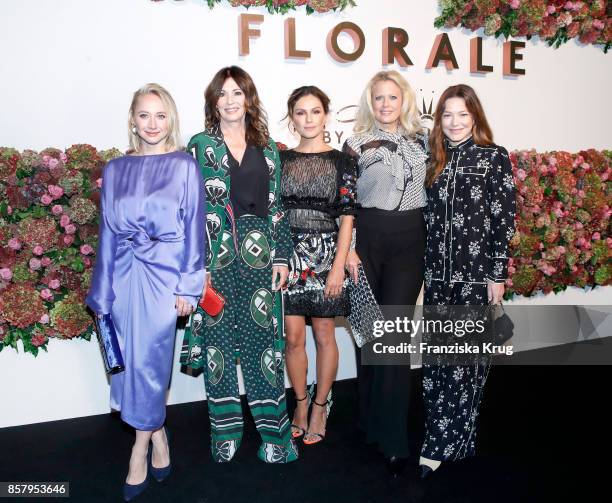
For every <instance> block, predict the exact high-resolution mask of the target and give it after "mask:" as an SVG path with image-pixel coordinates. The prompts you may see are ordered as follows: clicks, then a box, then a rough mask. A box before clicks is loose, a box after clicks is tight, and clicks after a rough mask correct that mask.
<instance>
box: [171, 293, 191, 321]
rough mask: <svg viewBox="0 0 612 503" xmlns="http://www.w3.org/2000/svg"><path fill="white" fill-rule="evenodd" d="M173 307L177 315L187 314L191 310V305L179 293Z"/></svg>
mask: <svg viewBox="0 0 612 503" xmlns="http://www.w3.org/2000/svg"><path fill="white" fill-rule="evenodd" d="M174 307H176V314H177V316H189V315H190V314H191V313H192V312H193V306H192V305H191V304H190V303H189V301H188V300H185V299H184V298H183V297H181V296H180V295H177V296H176V302H175V303H174Z"/></svg>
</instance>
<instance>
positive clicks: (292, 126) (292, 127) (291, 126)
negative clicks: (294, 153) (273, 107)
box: [289, 122, 296, 134]
mask: <svg viewBox="0 0 612 503" xmlns="http://www.w3.org/2000/svg"><path fill="white" fill-rule="evenodd" d="M289 132H290V133H291V134H295V133H296V129H295V125H294V124H293V122H291V123H290V124H289Z"/></svg>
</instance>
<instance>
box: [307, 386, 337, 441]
mask: <svg viewBox="0 0 612 503" xmlns="http://www.w3.org/2000/svg"><path fill="white" fill-rule="evenodd" d="M331 395H332V392H331V390H329V394H328V395H327V400H325V401H324V402H323V403H319V402H317V401H316V400H313V401H312V403H313V404H314V405H318V406H319V407H325V409H326V410H325V418H326V419H327V418H328V417H329V411H330V410H331V406H332V404H333V403H334V402H333V401H332V399H331ZM326 425H327V422H326ZM308 436H314V437H319V438H318V439H317V438H315V439H314V440H313V441H311V440H308V439H307V438H306V437H308ZM324 438H325V429H324V430H323V432H322V433H315V432H311V431H307V432H306V434H305V435H304V440H303V442H304V445H314V444H318V443H319V442H322V441H323V439H324Z"/></svg>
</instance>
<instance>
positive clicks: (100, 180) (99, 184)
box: [96, 178, 102, 189]
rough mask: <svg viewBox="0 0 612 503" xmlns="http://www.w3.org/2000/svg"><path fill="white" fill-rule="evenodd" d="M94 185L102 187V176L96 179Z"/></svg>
mask: <svg viewBox="0 0 612 503" xmlns="http://www.w3.org/2000/svg"><path fill="white" fill-rule="evenodd" d="M96 185H97V186H98V188H99V189H101V188H102V178H98V179H97V180H96Z"/></svg>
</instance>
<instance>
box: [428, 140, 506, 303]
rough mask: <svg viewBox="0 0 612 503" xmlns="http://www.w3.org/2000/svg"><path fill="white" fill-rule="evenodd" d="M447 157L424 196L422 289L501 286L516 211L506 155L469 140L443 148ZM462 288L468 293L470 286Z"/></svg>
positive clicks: (492, 147)
mask: <svg viewBox="0 0 612 503" xmlns="http://www.w3.org/2000/svg"><path fill="white" fill-rule="evenodd" d="M446 157H447V162H446V166H444V169H443V170H442V172H441V173H440V175H439V176H438V178H436V180H435V182H434V183H433V185H432V186H431V187H430V188H429V189H428V191H427V202H428V204H427V217H426V222H427V252H426V256H425V285H426V286H425V288H426V289H427V288H428V286H429V285H430V284H431V282H432V281H444V282H446V283H450V284H453V283H464V284H469V283H479V284H486V282H487V281H495V282H501V281H504V280H505V279H506V277H507V273H508V258H509V256H510V254H509V251H508V245H509V242H510V240H511V239H512V236H513V235H514V215H515V211H516V202H515V198H516V190H515V187H514V178H513V177H512V164H511V163H510V158H509V156H508V152H507V150H506V149H505V148H504V147H500V146H498V145H493V144H492V145H486V146H480V145H476V144H475V143H474V139H473V138H471V137H470V138H469V139H467V140H465V141H463V142H462V143H460V144H459V145H455V146H450V145H447V147H446ZM465 288H466V290H465V291H467V292H469V285H468V286H467V287H465ZM462 295H464V294H462Z"/></svg>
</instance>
